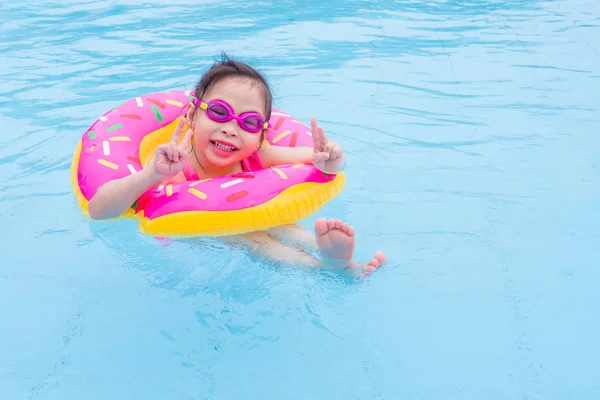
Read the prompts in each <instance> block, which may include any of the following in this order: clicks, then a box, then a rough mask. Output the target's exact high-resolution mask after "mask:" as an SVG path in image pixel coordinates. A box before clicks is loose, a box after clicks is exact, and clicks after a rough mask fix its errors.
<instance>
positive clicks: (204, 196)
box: [77, 90, 335, 219]
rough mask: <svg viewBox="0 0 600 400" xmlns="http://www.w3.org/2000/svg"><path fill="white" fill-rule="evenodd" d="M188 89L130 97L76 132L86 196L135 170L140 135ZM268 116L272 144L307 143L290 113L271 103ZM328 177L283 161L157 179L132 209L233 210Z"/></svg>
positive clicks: (164, 118)
mask: <svg viewBox="0 0 600 400" xmlns="http://www.w3.org/2000/svg"><path fill="white" fill-rule="evenodd" d="M189 95H190V94H189V93H187V92H185V91H183V90H180V91H169V92H159V93H152V94H148V95H145V96H140V97H136V98H134V99H131V100H129V101H127V102H126V103H124V104H122V105H120V106H119V107H116V108H115V109H113V110H110V111H108V112H107V113H106V114H104V115H103V116H102V117H101V118H99V119H98V120H97V121H96V122H95V123H94V124H93V125H92V126H91V127H90V128H89V129H88V130H87V131H86V132H85V134H84V135H83V137H82V148H81V154H80V158H79V165H78V173H77V179H78V184H79V187H80V189H81V193H82V194H83V196H84V197H85V198H86V199H87V200H88V201H89V200H90V199H91V198H92V197H93V195H94V194H95V193H96V191H97V190H98V188H99V187H100V186H102V185H103V184H104V183H106V182H108V181H110V180H113V179H117V178H122V177H124V176H127V175H129V174H132V173H135V172H137V171H140V170H141V168H142V165H141V163H140V160H139V147H140V142H141V140H142V139H143V137H144V136H145V135H147V134H149V133H151V132H153V131H155V130H157V129H159V128H162V127H164V126H165V125H168V124H169V123H171V122H173V121H174V120H175V119H176V118H178V117H179V116H181V115H183V114H184V112H185V111H186V109H187V105H188V103H189ZM269 122H270V124H271V127H270V128H269V132H268V134H267V140H268V141H269V143H271V144H272V145H275V146H292V147H293V146H309V147H312V137H311V135H310V129H309V128H308V127H307V126H306V125H304V124H302V123H301V122H299V121H297V120H295V119H294V118H293V117H291V116H289V115H287V114H285V113H283V112H281V111H279V110H276V109H273V111H272V115H271V119H270V120H269ZM127 139H129V140H127ZM334 178H335V175H326V174H324V173H323V172H321V171H319V170H318V169H316V168H314V167H313V166H311V165H303V166H291V165H288V166H279V167H277V168H267V169H263V170H259V171H255V172H250V173H242V174H238V175H233V176H226V177H220V178H213V179H210V180H207V181H204V182H198V181H196V182H185V183H180V184H173V185H167V186H163V185H161V186H159V187H157V188H152V189H150V190H148V191H147V192H146V193H145V194H144V195H142V196H141V198H140V200H139V201H138V202H137V204H136V206H135V207H136V208H135V211H136V212H140V211H141V210H143V211H144V216H145V217H147V218H149V219H153V218H157V217H160V216H163V215H167V214H171V213H176V212H180V211H230V210H239V209H244V208H249V207H254V206H257V205H259V204H262V203H265V202H267V201H269V200H271V199H273V198H275V197H276V196H277V195H278V194H280V193H281V192H282V191H284V190H285V189H288V188H290V187H292V186H294V185H297V184H300V183H304V182H315V183H325V182H329V181H331V180H333V179H334Z"/></svg>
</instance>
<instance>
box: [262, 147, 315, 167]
mask: <svg viewBox="0 0 600 400" xmlns="http://www.w3.org/2000/svg"><path fill="white" fill-rule="evenodd" d="M314 152H315V151H314V149H313V148H312V147H282V146H264V147H261V148H260V150H259V151H258V153H259V155H260V161H261V163H262V165H263V167H265V168H269V167H273V166H276V165H282V164H312V155H313V153H314Z"/></svg>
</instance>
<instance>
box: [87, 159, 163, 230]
mask: <svg viewBox="0 0 600 400" xmlns="http://www.w3.org/2000/svg"><path fill="white" fill-rule="evenodd" d="M159 183H160V179H159V178H158V177H157V175H156V174H155V173H154V171H152V169H151V168H144V169H143V170H141V171H140V172H138V173H135V174H132V175H128V176H126V177H123V178H121V179H115V180H112V181H109V182H106V183H105V184H104V185H102V186H100V187H99V188H98V191H97V192H96V194H95V195H94V197H92V199H91V200H90V202H89V204H88V212H89V214H90V218H92V219H109V218H116V217H118V216H119V215H121V214H123V213H124V212H125V211H127V209H128V208H129V207H131V205H132V204H133V203H134V202H135V201H136V200H137V199H138V198H139V197H140V196H141V195H142V194H143V193H144V192H145V191H147V190H148V189H150V188H151V187H153V186H156V185H158V184H159Z"/></svg>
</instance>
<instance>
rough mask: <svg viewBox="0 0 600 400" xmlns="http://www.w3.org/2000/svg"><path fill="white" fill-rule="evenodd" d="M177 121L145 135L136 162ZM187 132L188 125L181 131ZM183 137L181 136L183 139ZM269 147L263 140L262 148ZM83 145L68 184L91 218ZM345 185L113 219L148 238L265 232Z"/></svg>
mask: <svg viewBox="0 0 600 400" xmlns="http://www.w3.org/2000/svg"><path fill="white" fill-rule="evenodd" d="M178 123H179V118H177V119H175V120H174V121H173V122H172V123H170V124H168V125H165V126H164V127H162V128H160V129H157V130H155V131H153V132H151V133H149V134H147V135H146V136H145V137H144V138H143V139H142V141H141V143H140V150H139V159H140V162H141V163H142V165H143V166H144V167H146V166H148V164H149V163H150V161H151V160H152V156H153V155H154V151H155V149H156V147H158V146H159V145H161V144H163V143H166V142H168V141H170V140H171V138H172V136H173V132H174V130H175V127H176V126H177V124H178ZM186 130H187V125H186V126H185V127H184V128H183V132H185V131H186ZM183 136H184V135H182V137H183ZM265 145H267V146H268V145H270V143H269V142H267V141H266V140H265V141H264V142H263V146H265ZM81 148H82V142H81V140H80V141H79V143H78V145H77V148H76V150H75V155H74V157H73V163H72V165H71V182H72V185H73V191H74V193H75V197H76V199H77V203H78V204H79V207H80V208H81V210H82V213H83V215H84V216H86V217H87V218H90V216H89V212H88V201H87V199H86V198H85V197H84V196H83V194H82V193H81V190H80V189H79V185H78V184H77V170H78V166H79V156H80V154H81ZM345 185H346V177H345V175H344V174H343V173H338V174H337V175H336V177H335V179H333V180H332V181H330V182H327V183H315V182H305V183H301V184H297V185H294V186H292V187H290V188H288V189H286V190H284V191H282V192H281V193H280V194H279V195H278V196H277V197H275V198H273V199H271V200H269V201H267V202H265V203H263V204H260V205H258V206H255V207H252V208H247V209H242V210H231V211H180V212H176V213H173V214H169V215H164V216H161V217H158V218H154V219H152V220H150V219H148V218H146V217H144V211H143V210H142V211H140V212H138V213H137V214H136V213H135V211H134V210H133V209H132V208H129V209H128V210H127V211H126V212H125V213H123V214H122V215H121V216H119V217H117V218H113V219H112V220H116V219H121V218H133V219H136V220H137V221H138V222H139V224H140V231H141V232H143V233H146V234H150V235H160V236H171V237H195V236H228V235H235V234H241V233H246V232H252V231H262V230H267V229H270V228H273V227H276V226H280V225H285V224H294V223H297V222H298V221H299V220H301V219H303V218H306V217H308V216H309V215H311V214H313V213H314V212H315V211H317V210H318V209H320V208H321V207H323V206H324V205H325V204H326V203H327V202H328V201H329V200H331V199H332V198H333V197H335V196H336V195H337V194H338V193H339V192H340V191H341V190H342V189H343V188H344V186H345Z"/></svg>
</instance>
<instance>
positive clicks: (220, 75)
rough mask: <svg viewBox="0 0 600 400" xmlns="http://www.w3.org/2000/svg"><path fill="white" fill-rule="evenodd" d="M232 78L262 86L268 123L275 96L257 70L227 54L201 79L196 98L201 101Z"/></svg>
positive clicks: (197, 86)
mask: <svg viewBox="0 0 600 400" xmlns="http://www.w3.org/2000/svg"><path fill="white" fill-rule="evenodd" d="M230 76H242V77H246V78H249V79H251V80H253V81H255V82H256V83H258V84H259V85H261V86H262V88H263V92H264V95H265V111H266V114H265V118H266V120H267V121H268V120H269V119H270V118H271V104H272V103H273V95H272V93H271V88H270V87H269V84H268V83H267V81H266V80H265V78H264V77H263V76H262V75H261V74H260V73H259V72H258V71H257V70H255V69H254V68H252V67H251V66H249V65H248V64H246V63H243V62H241V61H236V60H232V59H231V58H229V57H228V56H227V55H226V54H225V53H223V54H222V55H221V60H219V61H216V62H215V63H214V64H213V65H212V67H210V68H209V69H208V71H206V72H205V73H204V75H202V78H200V81H199V82H198V84H197V85H196V90H195V95H196V98H197V99H199V100H201V99H202V96H204V95H205V94H206V93H207V92H208V91H209V90H210V89H211V88H212V87H213V86H214V85H215V84H216V83H217V82H219V81H220V80H222V79H225V78H227V77H230Z"/></svg>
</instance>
